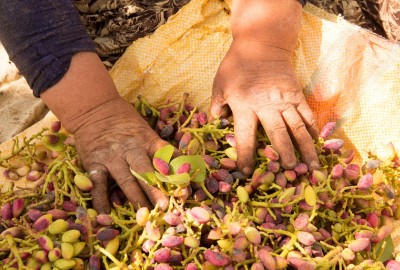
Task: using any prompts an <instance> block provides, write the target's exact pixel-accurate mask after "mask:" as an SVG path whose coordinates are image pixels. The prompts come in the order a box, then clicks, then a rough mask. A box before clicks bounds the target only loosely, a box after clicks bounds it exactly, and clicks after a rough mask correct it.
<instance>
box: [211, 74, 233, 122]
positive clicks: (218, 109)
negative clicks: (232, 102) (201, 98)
mask: <svg viewBox="0 0 400 270" xmlns="http://www.w3.org/2000/svg"><path fill="white" fill-rule="evenodd" d="M222 93H223V90H222V89H220V86H218V83H217V79H215V80H214V84H213V93H212V96H211V105H210V113H211V117H212V118H215V119H219V118H221V117H224V118H225V117H228V116H229V114H230V110H229V107H228V105H227V103H226V100H225V98H224V97H223V95H222Z"/></svg>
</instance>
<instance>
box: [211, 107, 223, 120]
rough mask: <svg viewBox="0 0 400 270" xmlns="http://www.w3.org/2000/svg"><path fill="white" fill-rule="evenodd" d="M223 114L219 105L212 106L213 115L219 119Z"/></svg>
mask: <svg viewBox="0 0 400 270" xmlns="http://www.w3.org/2000/svg"><path fill="white" fill-rule="evenodd" d="M220 115H221V110H220V108H219V107H212V108H211V117H213V118H215V119H218V118H219V117H220Z"/></svg>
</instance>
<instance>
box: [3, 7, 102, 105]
mask: <svg viewBox="0 0 400 270" xmlns="http://www.w3.org/2000/svg"><path fill="white" fill-rule="evenodd" d="M0 25H1V27H0V40H1V42H2V43H3V45H4V47H5V48H6V50H7V52H8V54H9V56H10V59H11V61H13V62H14V63H15V64H16V66H17V67H18V69H19V71H20V73H21V74H22V75H23V76H24V77H25V78H26V80H27V81H28V83H29V85H30V87H31V88H32V89H33V90H34V94H35V96H37V97H38V96H39V95H40V93H41V92H43V91H44V90H46V89H47V88H49V87H51V86H53V85H54V84H55V83H57V82H58V81H59V80H60V79H61V78H62V76H64V74H65V73H66V71H67V70H68V67H69V64H70V61H71V58H72V56H73V55H74V54H76V53H77V52H80V51H92V52H94V51H95V48H94V44H93V42H92V40H91V39H90V38H89V37H88V35H87V34H86V30H85V28H84V26H83V25H82V23H81V21H80V18H79V15H78V13H77V11H76V10H75V8H74V6H73V3H72V1H68V0H63V1H53V0H41V1H29V0H15V1H5V0H0Z"/></svg>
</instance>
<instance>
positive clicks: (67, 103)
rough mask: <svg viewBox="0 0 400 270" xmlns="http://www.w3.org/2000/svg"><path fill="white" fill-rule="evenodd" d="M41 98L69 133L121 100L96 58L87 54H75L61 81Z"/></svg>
mask: <svg viewBox="0 0 400 270" xmlns="http://www.w3.org/2000/svg"><path fill="white" fill-rule="evenodd" d="M40 97H41V98H42V100H43V101H44V102H45V103H46V105H47V106H48V107H49V109H50V110H51V111H53V113H54V114H55V115H56V116H57V117H58V118H59V119H60V121H61V122H62V123H63V125H64V127H65V128H66V129H67V130H68V131H69V132H71V133H74V132H75V131H76V130H77V129H78V128H79V127H80V125H81V123H84V122H85V120H84V118H85V117H86V116H87V115H92V114H93V112H95V111H97V110H98V108H102V107H107V106H109V105H108V104H115V103H116V102H122V101H123V100H122V98H121V97H120V96H119V94H118V92H117V90H116V88H115V86H114V83H113V81H112V79H111V77H110V76H109V74H108V72H107V70H106V69H105V68H104V66H103V64H102V62H101V61H100V59H99V58H98V56H97V55H96V54H95V53H90V52H82V53H77V54H76V55H74V56H73V57H72V60H71V65H70V67H69V69H68V71H67V72H66V74H65V75H64V76H63V78H62V79H61V80H60V81H59V82H58V83H57V84H55V85H54V86H52V87H50V88H49V89H47V90H46V91H44V92H42V94H41V95H40ZM123 102H124V101H123Z"/></svg>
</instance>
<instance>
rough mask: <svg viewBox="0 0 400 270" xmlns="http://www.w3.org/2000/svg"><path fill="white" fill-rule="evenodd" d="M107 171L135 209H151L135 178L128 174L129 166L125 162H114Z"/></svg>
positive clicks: (120, 160)
mask: <svg viewBox="0 0 400 270" xmlns="http://www.w3.org/2000/svg"><path fill="white" fill-rule="evenodd" d="M109 171H110V174H111V176H112V177H113V178H114V180H115V182H117V184H118V186H119V187H120V188H121V190H122V192H123V193H124V194H125V196H126V197H127V199H128V200H129V201H130V202H131V203H132V204H133V206H134V207H135V209H137V208H139V207H148V208H152V205H151V203H150V201H149V200H148V199H147V196H146V194H145V193H144V192H143V190H142V187H141V186H140V184H139V183H138V181H137V180H136V178H135V177H134V176H133V175H132V173H131V172H130V170H129V165H128V163H126V161H125V160H122V159H118V160H115V161H114V162H113V164H112V165H111V166H110V167H109Z"/></svg>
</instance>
